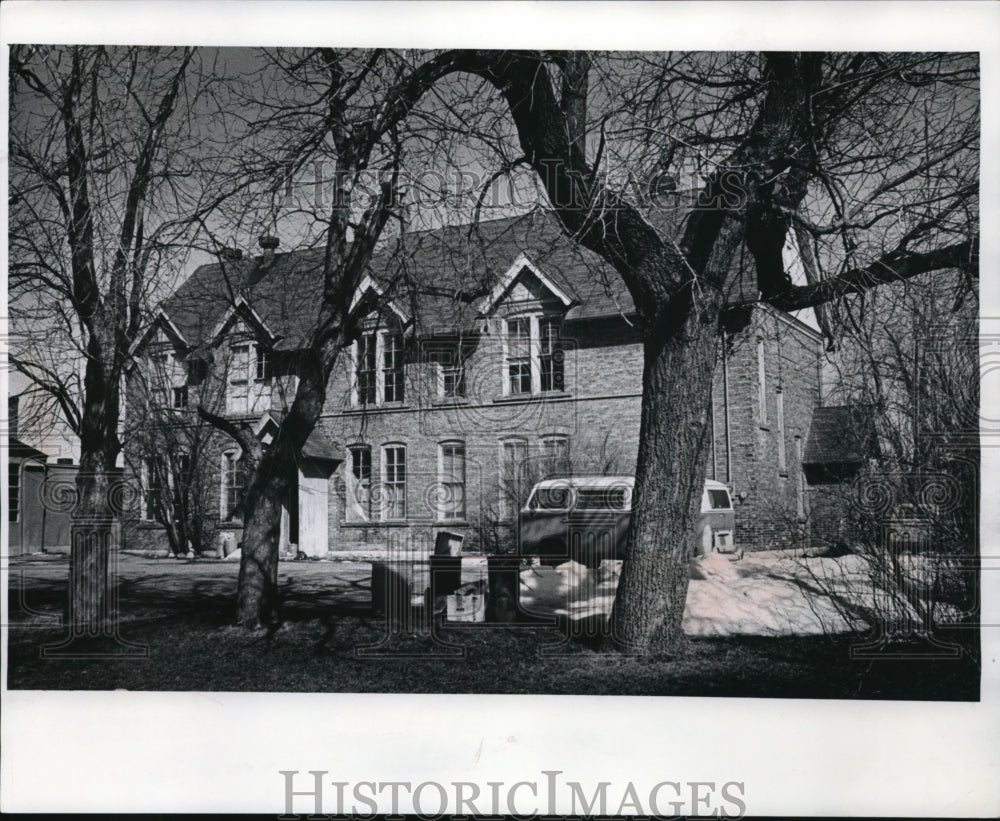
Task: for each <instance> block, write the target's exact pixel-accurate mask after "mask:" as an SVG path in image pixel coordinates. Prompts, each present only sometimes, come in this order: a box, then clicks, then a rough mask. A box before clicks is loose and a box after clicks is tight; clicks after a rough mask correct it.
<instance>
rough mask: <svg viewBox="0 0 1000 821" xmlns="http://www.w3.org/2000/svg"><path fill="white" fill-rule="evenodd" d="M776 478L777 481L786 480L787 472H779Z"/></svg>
mask: <svg viewBox="0 0 1000 821" xmlns="http://www.w3.org/2000/svg"><path fill="white" fill-rule="evenodd" d="M778 478H779V479H787V478H788V471H787V470H779V471H778Z"/></svg>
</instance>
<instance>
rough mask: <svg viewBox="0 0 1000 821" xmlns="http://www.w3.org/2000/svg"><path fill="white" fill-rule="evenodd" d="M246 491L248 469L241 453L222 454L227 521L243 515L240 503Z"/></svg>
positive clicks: (224, 502)
mask: <svg viewBox="0 0 1000 821" xmlns="http://www.w3.org/2000/svg"><path fill="white" fill-rule="evenodd" d="M245 492H246V471H245V468H244V465H243V460H242V459H240V457H239V454H237V453H235V452H229V453H224V454H222V518H223V519H224V520H226V521H232V520H233V519H239V518H240V517H241V511H240V505H241V504H242V503H243V494H244V493H245Z"/></svg>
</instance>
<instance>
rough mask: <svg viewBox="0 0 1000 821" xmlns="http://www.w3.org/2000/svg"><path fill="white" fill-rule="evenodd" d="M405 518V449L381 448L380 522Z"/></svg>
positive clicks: (398, 446) (395, 447)
mask: <svg viewBox="0 0 1000 821" xmlns="http://www.w3.org/2000/svg"><path fill="white" fill-rule="evenodd" d="M405 518H406V447H405V446H404V445H386V446H385V447H383V448H382V520H383V521H387V522H389V521H400V520H403V519H405Z"/></svg>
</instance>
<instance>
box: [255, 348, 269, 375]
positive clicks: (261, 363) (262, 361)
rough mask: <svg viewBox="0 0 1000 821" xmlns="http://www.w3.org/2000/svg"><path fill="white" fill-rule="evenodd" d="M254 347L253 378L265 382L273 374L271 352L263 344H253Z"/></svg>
mask: <svg viewBox="0 0 1000 821" xmlns="http://www.w3.org/2000/svg"><path fill="white" fill-rule="evenodd" d="M254 348H255V356H254V378H255V379H256V380H257V381H258V382H265V381H267V380H268V379H270V378H271V376H272V375H273V368H272V366H271V352H270V351H269V350H268V349H267V348H265V347H264V346H263V345H255V346H254Z"/></svg>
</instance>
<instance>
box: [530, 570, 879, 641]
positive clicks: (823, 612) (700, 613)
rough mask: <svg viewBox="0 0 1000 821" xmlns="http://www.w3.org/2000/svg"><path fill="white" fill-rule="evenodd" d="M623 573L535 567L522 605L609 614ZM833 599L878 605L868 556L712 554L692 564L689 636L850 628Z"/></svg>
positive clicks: (577, 614)
mask: <svg viewBox="0 0 1000 821" xmlns="http://www.w3.org/2000/svg"><path fill="white" fill-rule="evenodd" d="M620 571H621V563H620V562H604V563H603V564H602V565H601V567H600V568H599V569H596V570H591V571H588V570H587V569H586V568H585V567H583V566H582V565H580V564H577V563H576V562H566V563H564V564H562V565H560V566H558V567H555V568H548V567H539V566H533V567H531V568H529V569H528V570H525V571H523V572H522V573H521V606H522V608H523V609H524V610H526V611H528V612H531V613H535V614H538V615H552V614H558V615H563V616H568V617H569V618H571V619H574V620H575V619H582V618H586V617H588V616H594V615H597V614H603V615H605V616H606V615H608V614H609V613H610V612H611V605H612V602H613V601H614V596H615V590H616V588H617V586H618V576H619V573H620ZM832 597H837V598H838V599H839V600H840V601H841V602H842V605H846V606H847V607H849V608H852V609H853V608H855V607H857V606H862V607H865V608H870V607H871V605H872V598H873V593H872V585H871V582H870V581H869V580H868V575H867V568H866V563H865V562H864V560H863V558H861V557H859V556H844V557H841V558H836V559H830V558H805V557H802V556H792V555H789V554H787V553H786V554H782V553H780V552H778V551H774V552H771V553H768V554H750V555H748V556H747V557H746V558H744V559H742V560H740V561H730V560H729V559H728V558H727V557H726V556H723V555H721V554H718V553H713V554H710V555H709V556H706V557H703V558H699V559H696V560H694V561H693V562H692V567H691V583H690V587H689V589H688V597H687V606H686V608H685V610H684V621H683V629H684V632H685V633H686V634H687V635H690V636H733V635H745V636H787V635H819V634H823V633H841V632H846V631H848V630H849V625H848V622H847V620H846V619H845V617H844V615H843V614H842V609H841V608H840V607H838V605H837V604H836V603H835V602H834V600H833V598H832ZM858 612H860V611H858Z"/></svg>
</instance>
